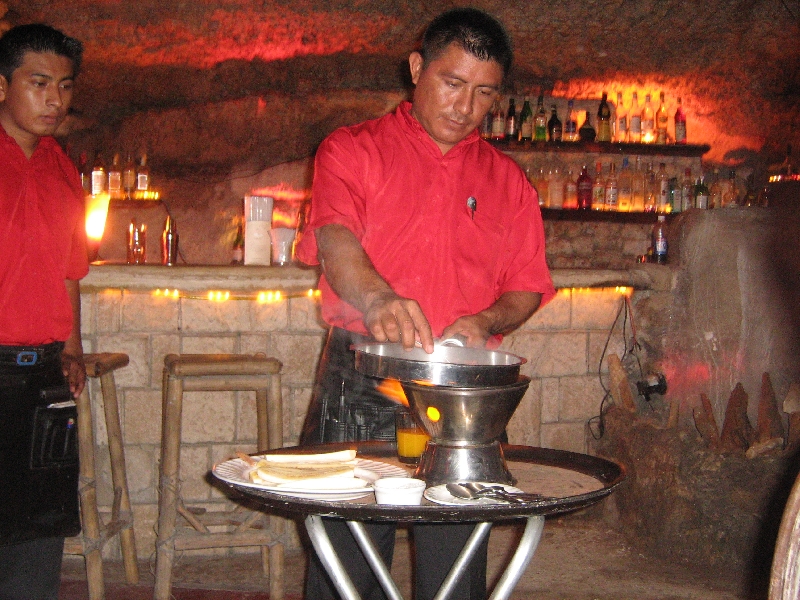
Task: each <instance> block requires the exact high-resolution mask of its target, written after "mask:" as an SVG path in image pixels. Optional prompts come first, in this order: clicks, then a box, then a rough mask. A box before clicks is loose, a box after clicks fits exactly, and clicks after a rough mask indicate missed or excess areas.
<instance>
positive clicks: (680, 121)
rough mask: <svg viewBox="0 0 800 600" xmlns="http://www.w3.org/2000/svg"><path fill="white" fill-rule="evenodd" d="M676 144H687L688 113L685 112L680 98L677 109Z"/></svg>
mask: <svg viewBox="0 0 800 600" xmlns="http://www.w3.org/2000/svg"><path fill="white" fill-rule="evenodd" d="M675 143H676V144H685V143H686V113H685V112H683V106H682V105H681V99H680V98H678V108H677V109H675Z"/></svg>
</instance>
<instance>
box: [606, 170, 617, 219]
mask: <svg viewBox="0 0 800 600" xmlns="http://www.w3.org/2000/svg"><path fill="white" fill-rule="evenodd" d="M604 192H605V193H604V196H605V204H606V210H613V211H617V210H619V182H618V180H617V165H616V164H615V163H614V162H613V161H612V162H611V166H610V167H609V169H608V177H606V184H605V190H604Z"/></svg>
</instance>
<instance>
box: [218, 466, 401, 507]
mask: <svg viewBox="0 0 800 600" xmlns="http://www.w3.org/2000/svg"><path fill="white" fill-rule="evenodd" d="M253 458H254V459H256V460H258V458H259V457H258V456H254V457H253ZM356 460H357V463H356V467H357V468H359V469H365V470H367V471H371V472H372V473H374V474H375V475H376V478H377V479H380V478H381V477H408V472H407V471H406V470H405V469H402V468H401V467H396V466H395V465H390V464H388V463H383V462H378V461H375V460H367V459H365V458H359V459H356ZM249 469H250V465H249V464H247V463H246V462H244V461H243V460H242V459H241V458H232V459H230V460H226V461H225V462H221V463H218V464H216V465H214V468H213V469H211V472H212V473H214V475H215V476H216V477H217V478H219V479H221V480H222V481H224V482H226V483H234V484H236V485H239V486H242V487H248V488H253V489H256V490H266V491H268V492H271V493H273V494H282V495H284V496H292V497H294V498H305V499H308V500H332V501H340V500H355V499H357V498H363V497H364V496H368V495H369V494H371V493H372V485H371V483H369V482H367V484H366V485H363V484H361V485H358V486H355V485H354V486H353V487H350V488H337V489H330V490H324V489H323V490H319V489H317V490H311V489H308V488H303V487H294V488H293V487H291V486H288V485H282V486H274V485H265V484H262V483H253V482H252V481H250V478H249V477H248V476H247V472H248V470H249ZM359 483H361V482H359Z"/></svg>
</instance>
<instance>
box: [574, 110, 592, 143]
mask: <svg viewBox="0 0 800 600" xmlns="http://www.w3.org/2000/svg"><path fill="white" fill-rule="evenodd" d="M596 137H597V132H596V131H595V130H594V127H592V120H591V119H590V118H589V111H588V110H587V111H586V118H584V120H583V125H581V127H580V129H578V139H580V141H582V142H593V141H594V140H595V138H596Z"/></svg>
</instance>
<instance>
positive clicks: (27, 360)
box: [17, 350, 39, 367]
mask: <svg viewBox="0 0 800 600" xmlns="http://www.w3.org/2000/svg"><path fill="white" fill-rule="evenodd" d="M37 360H39V353H38V352H36V351H35V350H23V351H22V352H19V353H18V354H17V364H18V365H19V366H20V367H32V366H33V365H35V364H36V361H37Z"/></svg>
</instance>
